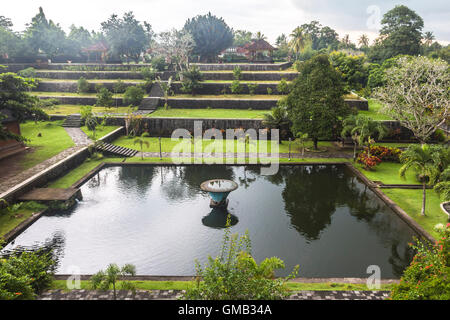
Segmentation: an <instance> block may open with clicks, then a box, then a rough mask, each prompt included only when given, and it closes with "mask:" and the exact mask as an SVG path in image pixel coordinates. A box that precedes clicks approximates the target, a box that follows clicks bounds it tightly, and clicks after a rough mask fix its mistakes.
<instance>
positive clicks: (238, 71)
mask: <svg viewBox="0 0 450 320" xmlns="http://www.w3.org/2000/svg"><path fill="white" fill-rule="evenodd" d="M241 77H242V70H241V67H239V66H236V67H234V69H233V78H234V80H241Z"/></svg>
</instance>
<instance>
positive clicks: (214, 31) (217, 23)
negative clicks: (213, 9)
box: [184, 13, 233, 62]
mask: <svg viewBox="0 0 450 320" xmlns="http://www.w3.org/2000/svg"><path fill="white" fill-rule="evenodd" d="M184 30H186V31H187V32H189V33H190V34H191V35H192V37H193V38H194V41H195V46H194V49H193V52H192V53H193V54H195V55H198V56H200V60H201V61H204V62H212V61H215V60H216V57H217V55H218V54H219V53H220V52H222V51H223V50H225V49H227V48H229V47H230V46H231V45H232V44H233V30H232V29H231V28H230V27H229V26H228V25H227V24H226V23H225V21H224V20H223V19H222V18H217V17H216V16H214V15H212V14H211V13H208V14H207V15H198V16H196V17H194V18H192V19H188V20H187V21H186V23H185V25H184Z"/></svg>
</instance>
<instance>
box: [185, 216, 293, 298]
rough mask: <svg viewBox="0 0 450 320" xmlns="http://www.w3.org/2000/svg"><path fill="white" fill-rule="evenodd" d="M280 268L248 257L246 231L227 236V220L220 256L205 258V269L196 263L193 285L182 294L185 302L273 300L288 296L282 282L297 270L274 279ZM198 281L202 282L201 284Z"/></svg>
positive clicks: (273, 262) (277, 263)
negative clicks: (276, 271) (258, 262)
mask: <svg viewBox="0 0 450 320" xmlns="http://www.w3.org/2000/svg"><path fill="white" fill-rule="evenodd" d="M280 268H284V262H283V261H282V260H280V259H279V258H276V257H272V258H267V259H264V260H263V261H262V262H261V263H260V264H259V265H258V264H257V263H256V261H255V260H254V259H253V257H252V255H251V244H250V238H249V235H248V231H247V232H246V233H245V235H244V236H241V237H239V235H238V234H233V235H231V234H230V216H228V218H227V228H226V229H225V234H224V238H223V245H222V251H221V254H220V256H218V257H216V258H215V259H213V258H212V257H209V258H208V263H207V265H206V266H205V268H202V267H201V266H200V264H199V263H198V262H196V270H197V275H196V284H195V285H193V286H191V287H189V288H188V289H187V290H186V293H185V294H184V296H183V298H184V299H188V300H236V299H238V300H275V299H283V298H285V297H287V296H288V295H289V290H288V289H287V287H286V281H287V280H289V279H291V278H294V277H295V276H296V274H297V272H298V266H297V267H296V268H295V269H294V271H293V272H292V273H291V274H290V275H289V276H288V277H286V278H278V279H274V272H275V270H276V269H280ZM200 279H202V280H203V281H201V280H200Z"/></svg>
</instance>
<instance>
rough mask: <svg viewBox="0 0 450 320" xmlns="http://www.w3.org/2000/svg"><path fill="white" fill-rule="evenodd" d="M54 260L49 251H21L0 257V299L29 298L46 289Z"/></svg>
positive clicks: (51, 275) (49, 281) (51, 274)
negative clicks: (3, 257) (4, 257)
mask: <svg viewBox="0 0 450 320" xmlns="http://www.w3.org/2000/svg"><path fill="white" fill-rule="evenodd" d="M54 265H55V261H54V260H53V259H52V255H51V253H50V252H47V253H44V252H41V251H37V252H23V253H20V254H18V255H13V256H10V257H8V258H6V259H0V300H30V299H34V298H35V297H36V295H38V294H39V293H41V292H42V291H43V290H45V289H47V288H48V287H49V286H50V285H51V282H52V279H53V267H54Z"/></svg>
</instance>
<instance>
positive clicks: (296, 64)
mask: <svg viewBox="0 0 450 320" xmlns="http://www.w3.org/2000/svg"><path fill="white" fill-rule="evenodd" d="M300 64H301V62H300V61H298V60H295V62H294V63H293V64H292V66H293V67H294V70H295V71H297V72H299V71H300Z"/></svg>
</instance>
